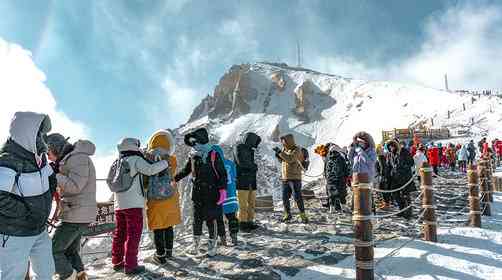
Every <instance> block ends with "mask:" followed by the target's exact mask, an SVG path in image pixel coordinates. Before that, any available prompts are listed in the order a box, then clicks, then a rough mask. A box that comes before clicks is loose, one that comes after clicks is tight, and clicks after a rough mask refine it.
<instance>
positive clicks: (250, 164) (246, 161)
mask: <svg viewBox="0 0 502 280" xmlns="http://www.w3.org/2000/svg"><path fill="white" fill-rule="evenodd" d="M260 143H261V138H260V136H258V135H256V134H255V133H252V132H248V133H246V134H245V135H244V137H243V141H242V142H241V143H239V144H237V145H236V146H235V147H234V161H235V166H236V168H237V189H238V190H254V191H255V190H256V173H257V172H258V166H257V165H256V163H255V159H254V151H255V149H256V148H258V145H260Z"/></svg>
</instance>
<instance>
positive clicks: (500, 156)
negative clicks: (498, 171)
mask: <svg viewBox="0 0 502 280" xmlns="http://www.w3.org/2000/svg"><path fill="white" fill-rule="evenodd" d="M495 151H496V153H497V165H500V164H501V163H502V140H499V139H495Z"/></svg>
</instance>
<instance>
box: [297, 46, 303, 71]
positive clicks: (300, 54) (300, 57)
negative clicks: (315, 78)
mask: <svg viewBox="0 0 502 280" xmlns="http://www.w3.org/2000/svg"><path fill="white" fill-rule="evenodd" d="M296 54H297V57H296V61H297V64H298V67H301V66H302V60H303V50H302V47H301V45H300V40H297V41H296Z"/></svg>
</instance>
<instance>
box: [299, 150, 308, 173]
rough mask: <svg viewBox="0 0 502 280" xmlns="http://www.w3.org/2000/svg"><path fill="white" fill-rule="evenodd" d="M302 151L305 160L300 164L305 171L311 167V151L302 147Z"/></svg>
mask: <svg viewBox="0 0 502 280" xmlns="http://www.w3.org/2000/svg"><path fill="white" fill-rule="evenodd" d="M301 151H302V155H303V160H302V161H301V162H300V164H301V166H302V168H303V169H304V170H308V169H309V166H310V158H309V151H308V150H307V149H305V148H303V147H301Z"/></svg>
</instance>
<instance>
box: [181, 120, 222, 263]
mask: <svg viewBox="0 0 502 280" xmlns="http://www.w3.org/2000/svg"><path fill="white" fill-rule="evenodd" d="M185 144H186V145H188V146H190V147H192V151H191V152H190V157H189V158H188V160H187V162H186V164H185V167H184V168H183V169H182V170H180V171H179V173H178V174H176V176H175V177H174V180H175V181H176V182H179V181H180V180H182V179H183V178H185V177H187V176H188V175H190V174H191V175H192V182H191V183H192V188H193V189H192V202H193V235H194V250H193V252H192V253H193V254H198V253H199V247H200V239H201V235H202V224H203V223H204V222H206V225H207V228H208V231H209V242H208V255H209V256H214V255H215V254H216V248H217V246H216V245H217V244H216V242H217V241H216V240H217V239H216V238H217V237H216V230H215V229H216V227H215V222H216V219H217V218H218V217H219V216H221V215H223V211H222V206H221V205H222V204H223V201H224V200H225V199H226V187H227V172H226V169H225V165H224V163H223V160H222V158H221V157H220V155H219V154H218V153H217V152H216V151H215V150H213V148H212V145H210V144H209V136H208V133H207V130H206V129H205V128H200V129H197V130H195V131H193V132H191V133H188V134H187V135H185Z"/></svg>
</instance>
